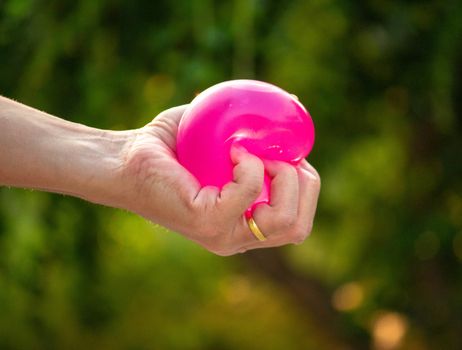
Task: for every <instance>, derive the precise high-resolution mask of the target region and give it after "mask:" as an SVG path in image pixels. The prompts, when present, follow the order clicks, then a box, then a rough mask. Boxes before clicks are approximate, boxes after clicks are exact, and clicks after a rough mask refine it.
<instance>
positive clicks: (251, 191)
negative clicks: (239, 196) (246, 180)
mask: <svg viewBox="0 0 462 350" xmlns="http://www.w3.org/2000/svg"><path fill="white" fill-rule="evenodd" d="M260 192H261V186H260V183H259V182H257V181H252V183H250V184H249V186H247V188H246V191H245V194H246V195H248V196H249V197H256V196H258V195H259V194H260Z"/></svg>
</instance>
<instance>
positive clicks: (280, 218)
mask: <svg viewBox="0 0 462 350" xmlns="http://www.w3.org/2000/svg"><path fill="white" fill-rule="evenodd" d="M296 220H297V217H296V215H294V214H293V213H290V212H281V213H279V214H278V215H277V216H276V220H275V226H276V227H278V228H279V229H280V230H287V229H289V228H291V227H292V226H293V225H294V224H295V222H296Z"/></svg>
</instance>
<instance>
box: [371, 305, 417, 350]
mask: <svg viewBox="0 0 462 350" xmlns="http://www.w3.org/2000/svg"><path fill="white" fill-rule="evenodd" d="M407 328H408V324H407V320H406V318H405V317H404V316H403V315H401V314H399V313H397V312H383V313H380V314H379V315H378V316H377V317H376V319H375V321H374V323H373V326H372V336H373V340H374V349H377V350H393V349H396V348H397V347H398V346H399V345H400V344H401V341H402V340H403V337H404V335H405V334H406V331H407Z"/></svg>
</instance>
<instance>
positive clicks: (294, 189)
mask: <svg viewBox="0 0 462 350" xmlns="http://www.w3.org/2000/svg"><path fill="white" fill-rule="evenodd" d="M265 165H266V169H267V170H268V173H269V174H270V176H272V180H271V198H270V203H269V205H268V204H261V205H259V206H257V208H256V209H255V211H254V213H253V216H254V219H255V221H256V222H258V225H259V226H261V230H264V232H266V235H267V236H273V235H280V234H284V233H287V231H288V230H289V229H290V228H291V227H292V226H293V225H294V224H295V223H296V221H297V216H298V206H299V200H298V199H299V191H300V189H299V180H298V174H297V170H296V169H295V167H293V166H292V165H290V164H287V163H285V162H276V161H271V162H265Z"/></svg>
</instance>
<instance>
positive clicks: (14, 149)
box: [0, 97, 129, 205]
mask: <svg viewBox="0 0 462 350" xmlns="http://www.w3.org/2000/svg"><path fill="white" fill-rule="evenodd" d="M128 139H129V133H128V132H110V131H105V130H99V129H95V128H90V127H87V126H84V125H81V124H76V123H72V122H69V121H65V120H63V119H59V118H56V117H53V116H51V115H49V114H46V113H43V112H41V111H38V110H35V109H33V108H30V107H27V106H25V105H22V104H20V103H17V102H14V101H12V100H9V99H7V98H4V97H0V185H9V186H15V187H26V188H34V189H41V190H46V191H50V192H58V193H65V194H70V195H73V196H77V197H81V198H84V199H86V200H90V201H92V202H97V203H101V204H109V205H113V204H114V203H116V202H117V200H118V199H119V198H117V197H119V196H122V195H123V193H122V192H123V191H124V189H123V188H121V187H120V179H119V177H120V174H121V167H122V166H123V152H124V149H125V147H126V146H127V144H128ZM112 202H114V203H112Z"/></svg>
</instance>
